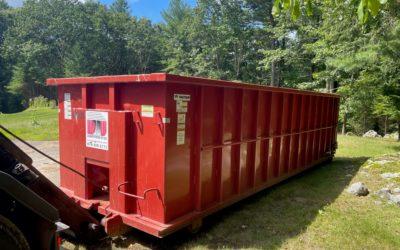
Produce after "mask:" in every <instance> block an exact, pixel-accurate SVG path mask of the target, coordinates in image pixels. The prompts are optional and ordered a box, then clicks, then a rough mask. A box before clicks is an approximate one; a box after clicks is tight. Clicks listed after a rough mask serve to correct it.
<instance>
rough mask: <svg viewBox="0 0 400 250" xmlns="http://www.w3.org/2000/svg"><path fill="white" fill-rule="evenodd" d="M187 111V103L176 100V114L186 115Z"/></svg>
mask: <svg viewBox="0 0 400 250" xmlns="http://www.w3.org/2000/svg"><path fill="white" fill-rule="evenodd" d="M187 110H188V102H186V101H181V100H177V101H176V112H178V113H186V112H187Z"/></svg>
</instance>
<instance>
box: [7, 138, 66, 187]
mask: <svg viewBox="0 0 400 250" xmlns="http://www.w3.org/2000/svg"><path fill="white" fill-rule="evenodd" d="M13 142H14V143H15V144H16V145H17V146H18V147H20V148H21V149H22V151H24V152H25V153H26V154H27V155H29V156H30V157H31V158H32V160H33V166H34V167H35V168H37V169H38V170H39V171H40V172H41V173H42V174H44V175H45V176H46V177H47V178H48V179H49V180H51V181H52V182H53V183H54V184H56V185H57V186H59V185H60V174H59V169H60V166H59V165H58V164H57V163H54V162H53V161H51V160H49V159H48V158H46V157H44V156H42V155H41V154H39V153H37V152H36V151H34V150H33V149H31V148H29V147H28V146H26V145H25V144H23V143H21V142H19V141H13ZM29 143H30V144H32V145H33V146H34V147H36V148H38V149H39V150H41V151H43V152H44V153H46V154H48V155H50V156H51V157H53V158H55V159H56V160H59V159H60V152H59V144H58V141H29Z"/></svg>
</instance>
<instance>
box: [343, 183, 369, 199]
mask: <svg viewBox="0 0 400 250" xmlns="http://www.w3.org/2000/svg"><path fill="white" fill-rule="evenodd" d="M347 192H349V193H351V194H354V195H357V196H366V195H368V194H369V190H368V188H367V187H366V186H365V184H364V183H362V182H356V183H354V184H352V185H351V186H350V187H349V188H348V189H347Z"/></svg>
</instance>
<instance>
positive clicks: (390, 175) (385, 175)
mask: <svg viewBox="0 0 400 250" xmlns="http://www.w3.org/2000/svg"><path fill="white" fill-rule="evenodd" d="M399 176H400V173H383V174H381V177H382V178H383V179H386V180H390V179H393V178H397V177H399Z"/></svg>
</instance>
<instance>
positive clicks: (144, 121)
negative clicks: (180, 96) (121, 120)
mask: <svg viewBox="0 0 400 250" xmlns="http://www.w3.org/2000/svg"><path fill="white" fill-rule="evenodd" d="M165 91H166V87H165V85H161V84H158V83H146V84H143V83H138V84H135V85H127V84H121V86H120V87H119V90H118V91H117V96H118V98H117V103H116V106H117V107H119V108H121V109H123V110H125V111H130V112H131V113H132V119H133V121H134V125H133V126H134V127H133V128H131V129H132V130H133V131H134V137H133V138H134V140H135V142H134V146H133V147H129V148H127V150H128V152H127V154H128V155H133V158H134V160H133V161H134V163H133V165H131V166H129V168H133V171H132V176H130V180H129V182H130V185H129V186H130V187H131V188H132V190H131V191H132V192H133V194H134V195H138V196H143V195H144V193H145V192H146V190H149V189H155V190H158V191H151V192H149V193H148V194H147V195H146V199H144V200H142V199H135V198H129V197H127V196H124V195H122V194H120V196H122V197H123V198H124V199H128V200H131V201H132V202H134V203H136V206H137V209H136V210H135V211H132V212H135V213H137V214H138V215H140V216H143V217H146V218H149V219H152V220H156V221H160V222H163V221H164V204H163V203H164V173H165V168H164V162H165V123H164V122H163V118H165V114H166V113H165ZM120 182H121V181H120Z"/></svg>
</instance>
